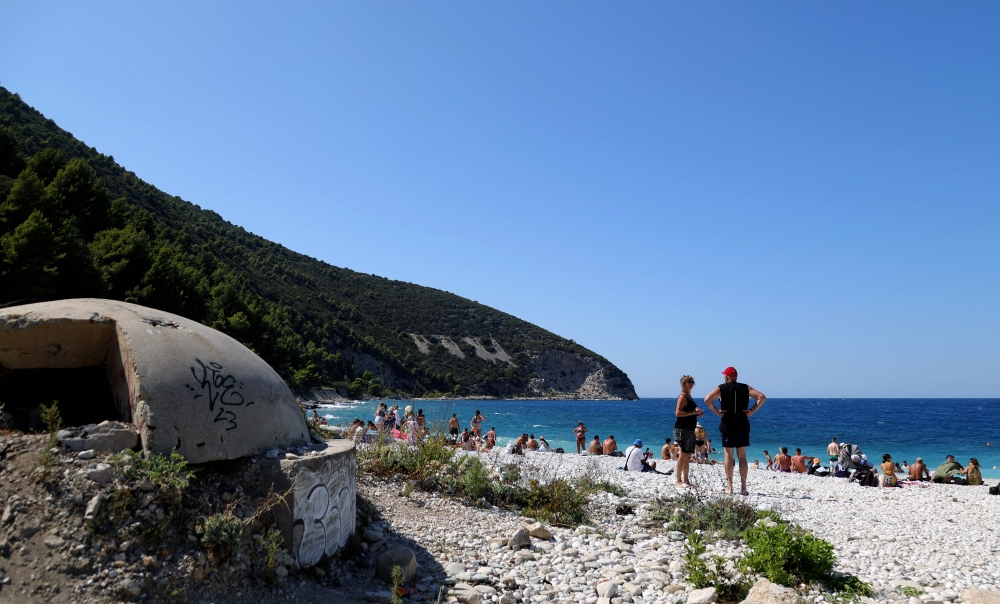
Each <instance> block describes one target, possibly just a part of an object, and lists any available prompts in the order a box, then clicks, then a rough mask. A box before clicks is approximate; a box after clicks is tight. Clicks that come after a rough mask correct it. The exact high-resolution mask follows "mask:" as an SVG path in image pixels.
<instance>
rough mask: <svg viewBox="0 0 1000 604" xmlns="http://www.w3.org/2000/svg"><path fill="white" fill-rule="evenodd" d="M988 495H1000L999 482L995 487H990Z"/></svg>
mask: <svg viewBox="0 0 1000 604" xmlns="http://www.w3.org/2000/svg"><path fill="white" fill-rule="evenodd" d="M990 495H1000V482H998V483H997V486H995V487H990Z"/></svg>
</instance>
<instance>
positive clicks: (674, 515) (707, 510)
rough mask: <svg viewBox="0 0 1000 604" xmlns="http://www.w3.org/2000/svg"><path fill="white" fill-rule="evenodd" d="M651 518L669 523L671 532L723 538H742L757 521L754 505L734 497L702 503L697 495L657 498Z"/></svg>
mask: <svg viewBox="0 0 1000 604" xmlns="http://www.w3.org/2000/svg"><path fill="white" fill-rule="evenodd" d="M648 517H649V519H650V520H651V521H652V522H655V523H657V524H664V523H669V525H670V526H669V528H670V529H671V530H675V531H680V532H682V533H684V534H686V535H691V534H693V533H694V532H695V531H702V532H703V533H706V534H709V535H717V536H719V537H720V538H722V539H730V540H733V539H739V538H740V537H742V536H743V532H744V531H746V530H747V529H748V528H750V527H751V526H753V523H754V522H756V521H757V511H756V510H755V509H754V508H753V506H751V505H749V504H746V503H744V502H742V501H739V500H737V499H733V498H731V497H722V498H719V499H711V500H702V499H701V498H699V497H698V496H697V495H695V494H694V493H684V494H682V495H681V496H679V497H675V498H672V499H670V498H663V497H658V498H656V499H655V500H654V501H653V506H652V509H651V510H650V512H649V516H648Z"/></svg>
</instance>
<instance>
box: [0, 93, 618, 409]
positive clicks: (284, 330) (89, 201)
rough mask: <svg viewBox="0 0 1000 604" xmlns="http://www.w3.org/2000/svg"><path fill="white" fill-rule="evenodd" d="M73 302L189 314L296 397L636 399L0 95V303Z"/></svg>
mask: <svg viewBox="0 0 1000 604" xmlns="http://www.w3.org/2000/svg"><path fill="white" fill-rule="evenodd" d="M80 296H101V297H109V298H118V299H127V300H131V301H135V302H137V303H140V304H145V305H147V306H152V307H155V308H161V309H163V310H167V311H170V312H174V313H177V314H180V315H184V316H187V317H189V318H192V319H196V320H199V321H201V322H203V323H205V324H207V325H210V326H212V327H215V328H216V329H220V330H222V331H224V332H226V333H228V334H229V335H231V336H233V337H235V338H236V339H238V340H240V341H241V342H243V343H244V344H246V345H247V346H249V347H250V348H251V349H253V350H254V351H256V352H257V353H258V354H259V355H260V356H261V357H262V358H264V360H266V361H267V362H268V363H270V364H271V365H272V366H273V367H275V369H276V370H278V372H279V373H281V375H282V376H283V377H284V378H285V379H286V380H287V381H288V382H289V384H290V385H292V386H293V387H296V388H300V389H305V388H313V387H317V386H337V387H340V388H341V389H348V390H351V393H352V394H354V395H357V394H359V393H361V392H363V391H368V392H369V393H371V394H375V395H378V394H380V393H381V391H382V390H383V389H384V388H388V389H391V390H397V391H399V392H401V393H407V394H412V395H417V396H420V395H426V394H431V393H449V394H461V395H488V396H514V395H528V396H559V397H572V396H579V397H583V398H627V399H632V398H636V395H635V390H634V388H633V386H632V383H631V381H630V380H629V379H628V376H626V375H625V373H624V372H622V371H621V370H620V369H618V368H617V367H615V366H614V365H613V364H611V363H610V362H609V361H607V360H606V359H604V358H603V357H601V356H600V355H597V354H596V353H594V352H592V351H590V350H587V349H586V348H584V347H582V346H580V345H579V344H576V343H574V342H573V341H572V340H567V339H564V338H561V337H559V336H557V335H555V334H553V333H551V332H549V331H546V330H544V329H542V328H540V327H537V326H535V325H532V324H530V323H528V322H526V321H522V320H520V319H518V318H516V317H513V316H511V315H508V314H506V313H503V312H500V311H498V310H495V309H493V308H490V307H488V306H484V305H482V304H478V303H476V302H472V301H471V300H467V299H465V298H462V297H459V296H456V295H454V294H450V293H448V292H444V291H440V290H436V289H432V288H428V287H421V286H419V285H414V284H411V283H405V282H401V281H391V280H388V279H384V278H382V277H378V276H375V275H367V274H363V273H357V272H354V271H351V270H348V269H344V268H338V267H335V266H331V265H330V264H327V263H325V262H322V261H319V260H316V259H314V258H309V257H307V256H304V255H302V254H297V253H295V252H293V251H291V250H289V249H287V248H285V247H283V246H281V245H278V244H276V243H273V242H270V241H268V240H266V239H263V238H261V237H258V236H256V235H254V234H252V233H249V232H247V231H245V230H244V229H242V228H240V227H239V226H236V225H233V224H231V223H229V222H227V221H225V220H224V219H223V218H222V217H221V216H219V215H218V214H216V213H215V212H212V211H210V210H203V209H201V208H200V207H198V206H196V205H194V204H192V203H189V202H186V201H184V200H182V199H180V198H178V197H173V196H170V195H167V194H166V193H164V192H162V191H160V190H158V189H156V188H155V187H153V186H151V185H149V184H147V183H145V182H143V181H142V180H140V179H139V178H137V177H136V175H135V174H134V173H132V172H129V171H127V170H125V169H124V168H122V167H121V166H119V165H118V164H117V163H115V161H114V158H113V157H111V156H107V155H103V154H100V153H98V152H97V150H96V149H93V148H91V147H88V146H86V145H85V144H84V143H82V142H81V141H79V140H77V139H75V138H74V137H73V136H72V135H71V134H70V133H68V132H66V131H65V130H62V129H61V128H59V127H58V126H57V125H56V124H55V122H53V121H52V120H51V119H46V118H45V117H44V116H43V115H41V114H40V113H39V112H37V111H35V110H34V109H33V108H31V107H29V106H28V105H27V104H25V103H24V102H23V101H22V100H21V99H20V97H19V96H18V95H16V94H12V93H10V92H9V91H7V90H6V89H3V88H0V304H10V303H19V302H20V303H23V302H27V301H37V300H45V299H57V298H66V297H80Z"/></svg>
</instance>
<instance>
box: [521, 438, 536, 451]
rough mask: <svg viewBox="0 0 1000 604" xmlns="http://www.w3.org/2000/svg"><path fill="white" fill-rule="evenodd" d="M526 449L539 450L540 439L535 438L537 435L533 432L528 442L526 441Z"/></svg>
mask: <svg viewBox="0 0 1000 604" xmlns="http://www.w3.org/2000/svg"><path fill="white" fill-rule="evenodd" d="M524 450H525V451H537V450H538V441H537V440H535V435H534V434H532V435H531V436H529V437H528V442H526V443H524Z"/></svg>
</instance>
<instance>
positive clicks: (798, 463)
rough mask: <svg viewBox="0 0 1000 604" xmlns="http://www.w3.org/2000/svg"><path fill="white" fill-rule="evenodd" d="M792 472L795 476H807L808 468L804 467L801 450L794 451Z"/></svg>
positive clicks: (803, 456) (804, 462) (804, 461)
mask: <svg viewBox="0 0 1000 604" xmlns="http://www.w3.org/2000/svg"><path fill="white" fill-rule="evenodd" d="M792 471H793V472H795V473H796V474H807V473H808V472H809V468H807V467H806V456H805V455H803V454H802V449H795V455H793V456H792Z"/></svg>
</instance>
